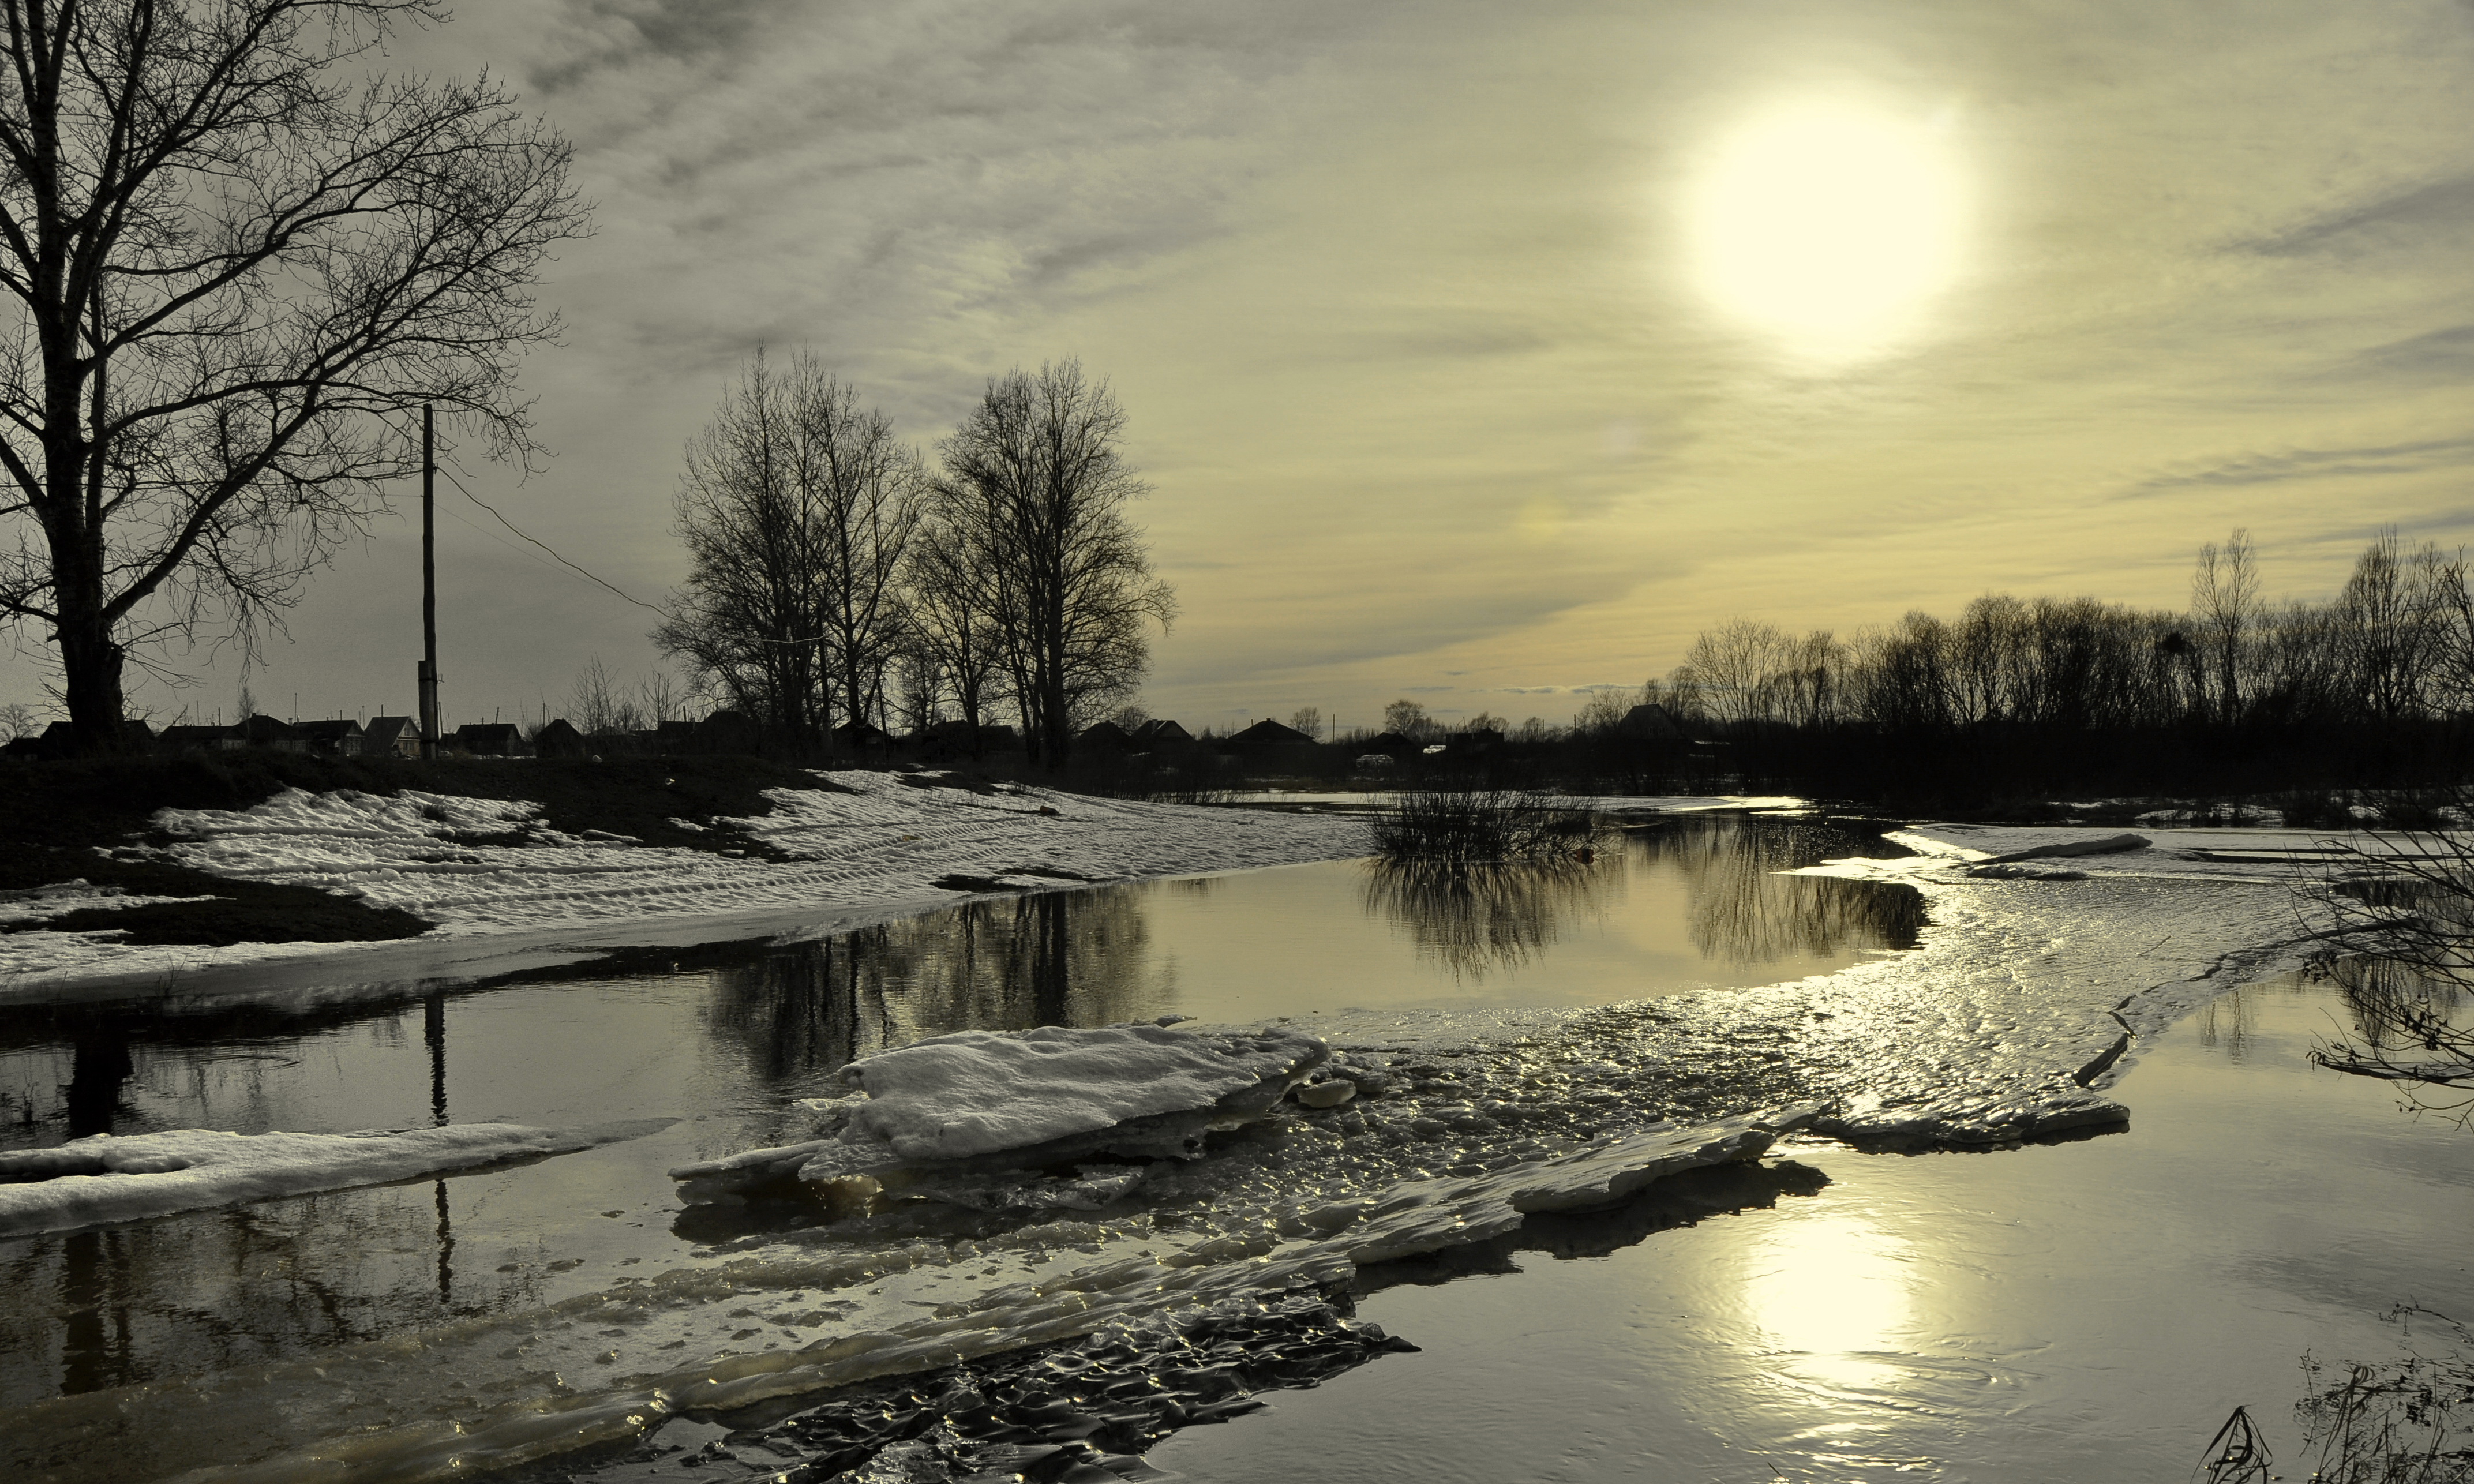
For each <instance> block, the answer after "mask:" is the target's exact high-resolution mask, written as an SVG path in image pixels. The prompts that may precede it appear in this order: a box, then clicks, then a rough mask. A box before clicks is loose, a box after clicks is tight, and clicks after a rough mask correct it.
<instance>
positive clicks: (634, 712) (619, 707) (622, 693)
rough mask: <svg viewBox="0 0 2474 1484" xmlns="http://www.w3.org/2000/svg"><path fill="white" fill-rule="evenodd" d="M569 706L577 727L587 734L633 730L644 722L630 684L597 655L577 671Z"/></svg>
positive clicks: (569, 695)
mask: <svg viewBox="0 0 2474 1484" xmlns="http://www.w3.org/2000/svg"><path fill="white" fill-rule="evenodd" d="M567 707H568V710H569V711H570V712H571V713H572V714H573V717H574V721H573V724H574V726H575V729H576V730H577V731H579V732H582V733H583V734H584V735H585V736H587V737H609V736H613V735H616V734H618V733H623V732H632V731H635V730H637V729H638V728H639V727H641V726H642V725H643V715H642V713H641V711H640V710H639V708H638V706H637V703H636V701H635V699H634V698H633V697H631V696H629V695H628V693H627V687H626V685H625V684H624V683H623V682H622V681H620V680H619V678H618V676H617V675H615V674H612V673H611V672H610V669H609V667H608V666H605V665H603V664H602V663H601V656H599V655H597V654H596V655H594V657H593V658H592V659H591V660H590V661H588V662H586V664H585V667H584V669H580V670H578V671H576V675H575V685H574V686H573V688H572V689H570V691H569V692H568V693H567Z"/></svg>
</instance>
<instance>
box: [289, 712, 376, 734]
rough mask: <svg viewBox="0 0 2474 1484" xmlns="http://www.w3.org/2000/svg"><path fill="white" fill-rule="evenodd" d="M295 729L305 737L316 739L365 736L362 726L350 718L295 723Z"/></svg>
mask: <svg viewBox="0 0 2474 1484" xmlns="http://www.w3.org/2000/svg"><path fill="white" fill-rule="evenodd" d="M294 729H295V730H296V731H298V732H300V734H301V735H302V736H303V737H316V738H322V739H330V738H339V737H359V736H361V735H363V733H362V731H361V724H360V723H359V722H357V721H355V720H353V719H352V718H350V717H338V718H328V719H327V720H324V721H301V722H295V723H294Z"/></svg>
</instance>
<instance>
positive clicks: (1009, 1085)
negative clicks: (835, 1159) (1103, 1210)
mask: <svg viewBox="0 0 2474 1484" xmlns="http://www.w3.org/2000/svg"><path fill="white" fill-rule="evenodd" d="M1323 1055H1324V1047H1323V1044H1322V1042H1321V1041H1319V1040H1317V1039H1315V1038H1314V1037H1313V1036H1310V1035H1307V1034H1302V1033H1300V1032H1296V1031H1286V1030H1280V1029H1276V1028H1275V1029H1273V1030H1270V1031H1266V1032H1263V1033H1261V1034H1255V1035H1225V1036H1217V1035H1197V1034H1193V1033H1191V1032H1186V1031H1176V1030H1171V1029H1169V1028H1167V1027H1165V1026H1148V1025H1129V1026H1104V1027H1101V1028H1098V1029H1095V1030H1085V1031H1077V1030H1069V1029H1066V1028H1065V1027H1062V1026H1043V1027H1041V1028H1039V1029H1036V1030H1031V1031H1019V1032H1006V1031H958V1032H955V1033H954V1034H950V1035H935V1036H930V1037H929V1038H927V1039H925V1040H921V1041H914V1042H912V1043H911V1044H910V1045H909V1046H904V1047H901V1048H898V1049H896V1050H893V1051H888V1052H885V1053H882V1054H880V1055H878V1056H874V1057H870V1058H866V1059H864V1060H861V1061H854V1062H852V1063H851V1064H850V1065H848V1066H846V1067H844V1068H843V1069H842V1079H843V1081H845V1082H847V1083H852V1084H854V1085H857V1086H860V1087H863V1088H865V1089H866V1090H867V1093H868V1099H867V1101H866V1102H865V1103H862V1104H861V1105H860V1106H859V1107H857V1108H856V1109H855V1110H853V1112H852V1114H851V1119H850V1122H849V1124H848V1125H847V1126H846V1127H845V1128H844V1130H843V1131H842V1138H843V1140H844V1141H845V1142H854V1143H855V1142H860V1141H862V1140H864V1141H868V1142H872V1143H876V1144H880V1145H882V1146H883V1147H884V1148H885V1150H886V1151H887V1152H888V1153H890V1154H891V1155H893V1156H895V1157H897V1158H901V1159H906V1160H915V1159H958V1158H962V1157H964V1156H970V1155H981V1154H989V1153H992V1152H994V1151H997V1150H1001V1149H1021V1148H1024V1147H1026V1146H1029V1145H1032V1144H1041V1143H1046V1142H1047V1141H1049V1140H1051V1139H1058V1138H1063V1137H1065V1136H1067V1135H1068V1134H1074V1133H1087V1132H1090V1131H1095V1130H1099V1129H1105V1128H1109V1127H1112V1126H1114V1125H1116V1124H1121V1123H1124V1122H1126V1121H1127V1120H1128V1119H1133V1118H1142V1117H1146V1116H1148V1115H1150V1114H1153V1113H1173V1112H1182V1111H1184V1110H1186V1109H1189V1108H1199V1107H1210V1106H1212V1105H1213V1104H1216V1103H1218V1102H1219V1101H1220V1100H1221V1099H1222V1098H1223V1097H1224V1096H1225V1095H1226V1094H1228V1093H1232V1092H1236V1091H1239V1090H1241V1089H1244V1088H1249V1087H1255V1086H1259V1085H1261V1084H1262V1083H1265V1082H1267V1081H1269V1080H1272V1079H1274V1078H1280V1079H1285V1078H1287V1077H1289V1076H1290V1075H1291V1074H1294V1073H1298V1072H1299V1071H1300V1070H1301V1069H1303V1068H1306V1067H1310V1066H1312V1065H1313V1064H1314V1063H1316V1062H1318V1061H1321V1060H1322V1058H1323ZM1283 1090H1285V1083H1284V1084H1283Z"/></svg>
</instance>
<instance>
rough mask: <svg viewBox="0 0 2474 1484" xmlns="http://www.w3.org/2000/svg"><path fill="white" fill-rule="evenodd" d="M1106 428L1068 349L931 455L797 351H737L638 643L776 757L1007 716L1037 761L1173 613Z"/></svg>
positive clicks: (1093, 386)
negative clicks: (661, 612)
mask: <svg viewBox="0 0 2474 1484" xmlns="http://www.w3.org/2000/svg"><path fill="white" fill-rule="evenodd" d="M1125 424H1126V417H1125V411H1124V408H1123V407H1122V405H1121V404H1120V403H1119V402H1118V401H1117V398H1116V395H1115V393H1114V392H1113V391H1112V390H1111V389H1110V387H1109V386H1108V383H1107V382H1106V381H1104V380H1097V379H1094V378H1092V377H1089V376H1087V375H1086V374H1085V373H1084V372H1083V370H1082V367H1081V365H1080V363H1079V361H1076V360H1071V359H1068V360H1064V361H1059V362H1052V363H1048V364H1044V365H1042V366H1041V367H1040V368H1039V370H1038V371H1036V372H1027V371H1023V370H1021V369H1015V370H1013V371H1009V372H1007V373H1006V374H1005V375H1004V376H1001V377H994V378H992V379H990V380H989V381H988V383H987V385H986V388H985V390H984V392H983V394H982V396H981V398H980V400H979V401H978V402H977V403H975V404H974V405H973V406H972V407H971V409H970V411H969V412H968V413H966V414H965V415H964V416H963V418H962V420H961V422H960V424H959V425H958V426H957V427H956V428H955V429H954V431H953V432H952V433H950V434H948V435H947V436H945V437H944V438H942V439H940V440H939V441H938V442H937V444H936V445H935V457H934V459H933V460H932V459H930V458H929V457H928V456H927V455H926V454H924V453H923V452H922V451H921V450H919V449H917V448H916V447H914V446H912V445H910V444H906V443H904V442H902V441H901V439H900V438H898V437H897V436H896V434H895V432H894V428H893V425H892V422H891V420H890V419H889V418H887V417H886V416H885V414H884V413H883V412H881V411H878V410H876V409H874V408H872V407H869V406H867V405H866V404H864V403H863V402H862V401H861V398H860V395H859V392H858V390H857V389H856V388H854V387H852V386H850V385H849V384H847V383H845V382H843V381H842V380H840V379H839V378H838V377H836V376H835V375H833V374H832V373H831V372H830V371H828V370H826V369H825V368H824V367H823V366H822V365H821V364H820V363H818V362H817V361H816V360H815V358H814V357H813V356H812V355H807V354H799V355H796V356H793V357H792V358H791V359H790V361H789V363H788V366H787V367H781V366H776V365H775V364H774V363H773V362H771V361H770V360H769V359H767V358H766V357H765V356H764V354H763V353H759V354H758V355H757V356H756V358H755V359H754V360H753V361H752V362H751V363H750V364H749V365H748V366H747V367H746V368H745V369H744V370H743V371H742V372H741V374H740V378H739V380H738V382H737V383H736V384H735V385H734V386H732V387H731V388H730V389H729V390H728V391H727V392H726V393H725V394H724V395H723V398H722V401H721V405H720V408H719V409H718V411H717V412H716V414H715V417H714V419H713V421H712V422H711V423H710V424H709V425H708V426H706V427H705V428H704V430H703V431H702V432H701V433H700V434H699V435H698V436H697V437H696V438H695V440H694V441H693V442H692V443H691V445H690V447H689V450H688V454H687V463H686V471H685V474H683V476H682V478H681V481H680V490H679V494H678V497H677V502H676V523H675V528H676V531H677V534H678V536H679V538H680V540H681V541H682V543H684V545H685V547H686V549H687V552H688V556H689V564H690V567H689V575H688V579H687V581H686V583H685V584H684V585H683V586H682V587H681V588H680V589H679V590H678V591H677V592H676V593H674V594H673V596H672V599H671V602H670V604H669V609H668V613H669V616H668V617H667V619H666V620H665V621H664V622H663V623H662V624H661V626H660V627H659V628H657V629H655V630H654V633H653V639H654V642H655V643H656V644H657V645H659V646H660V647H661V648H662V650H663V651H664V652H665V653H667V654H668V655H671V656H673V657H675V658H677V659H679V660H681V661H683V662H685V664H686V665H687V666H688V667H689V668H690V669H691V671H692V672H693V674H694V675H695V677H696V678H697V680H698V681H699V682H700V683H701V684H703V685H704V686H706V687H708V688H710V689H711V690H712V691H713V692H715V693H716V694H717V696H718V697H719V698H720V699H722V700H723V701H724V702H725V703H726V704H727V705H728V706H730V707H731V708H732V709H734V710H737V711H740V712H741V713H743V714H745V715H746V716H747V717H749V718H751V719H752V720H754V721H755V722H757V723H758V724H759V725H760V726H762V727H763V728H764V730H765V731H766V733H767V734H768V736H769V737H770V738H771V739H772V740H773V741H774V742H775V743H776V744H777V745H779V746H782V747H784V748H786V749H788V750H789V751H791V752H794V753H818V752H827V751H832V750H835V749H836V748H837V746H842V745H847V744H850V743H852V742H856V741H858V740H859V739H860V738H861V736H862V735H863V734H864V733H865V732H866V731H867V729H870V728H875V729H882V730H884V731H886V732H894V731H907V732H910V733H912V734H914V735H916V734H921V733H925V732H927V731H928V730H929V729H930V728H931V727H932V726H934V724H935V723H937V722H939V721H940V720H946V719H952V720H958V721H959V722H961V723H963V724H964V727H965V729H966V734H965V735H966V736H968V737H969V738H971V739H973V741H974V742H976V739H977V737H978V733H979V729H980V728H981V727H982V726H983V725H985V724H987V722H988V720H989V718H991V717H992V716H994V715H998V714H1002V713H1010V715H1011V716H1012V717H1013V718H1015V719H1016V721H1017V722H1018V723H1019V725H1020V727H1021V730H1022V735H1023V739H1024V742H1025V745H1026V747H1027V749H1028V750H1029V752H1030V754H1031V759H1032V761H1034V762H1035V763H1038V764H1040V765H1042V766H1047V767H1051V768H1055V767H1060V766H1063V765H1064V764H1065V762H1066V760H1067V758H1068V757H1069V756H1070V754H1071V752H1072V749H1073V740H1074V737H1075V735H1076V733H1078V732H1079V731H1080V730H1081V729H1082V728H1083V727H1085V726H1088V725H1089V724H1090V723H1092V722H1093V721H1096V720H1098V719H1099V718H1101V717H1103V716H1104V715H1105V714H1106V713H1107V711H1108V710H1109V709H1110V708H1112V707H1113V706H1115V705H1117V704H1119V703H1121V702H1123V701H1124V700H1126V699H1127V698H1128V697H1129V696H1130V695H1131V694H1132V693H1133V691H1134V689H1135V687H1136V685H1137V684H1138V682H1139V681H1140V679H1141V677H1142V674H1143V671H1144V669H1146V667H1147V666H1148V664H1149V661H1150V642H1149V625H1150V624H1151V623H1152V622H1157V623H1159V624H1161V625H1162V626H1163V627H1165V625H1166V624H1167V623H1168V622H1170V621H1171V620H1173V619H1174V618H1175V617H1176V596H1175V594H1174V592H1173V590H1172V589H1171V588H1170V586H1169V585H1168V584H1167V583H1166V582H1163V581H1161V580H1159V579H1158V578H1157V577H1155V576H1154V575H1153V574H1152V570H1151V562H1150V556H1149V552H1148V551H1147V549H1146V548H1145V546H1144V544H1143V540H1142V532H1141V531H1140V529H1139V528H1137V527H1136V526H1135V525H1134V524H1133V523H1132V522H1131V520H1130V519H1129V517H1128V506H1129V505H1130V504H1131V503H1132V502H1133V501H1134V500H1136V499H1141V498H1142V497H1143V496H1145V495H1146V494H1148V493H1149V486H1148V485H1146V484H1145V483H1144V482H1143V481H1142V480H1141V479H1140V478H1138V477H1136V475H1135V473H1134V471H1133V469H1132V467H1131V466H1130V465H1129V464H1128V462H1127V461H1126V458H1125V455H1124V451H1123V449H1122V442H1123V438H1124V433H1125Z"/></svg>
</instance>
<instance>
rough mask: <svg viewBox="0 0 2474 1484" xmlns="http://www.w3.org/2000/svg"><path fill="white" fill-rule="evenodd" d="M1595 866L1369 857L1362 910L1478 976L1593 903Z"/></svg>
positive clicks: (1537, 945) (1455, 968) (1519, 958)
mask: <svg viewBox="0 0 2474 1484" xmlns="http://www.w3.org/2000/svg"><path fill="white" fill-rule="evenodd" d="M1600 884H1601V877H1600V874H1599V870H1598V867H1596V866H1594V865H1590V864H1582V863H1579V862H1573V861H1564V862H1537V863H1531V864H1502V865H1477V866H1465V867H1461V868H1457V869H1455V868H1453V867H1450V866H1444V865H1439V864H1434V863H1431V862H1420V861H1396V860H1388V859H1378V860H1374V861H1371V862H1369V863H1368V864H1367V867H1366V882H1365V885H1364V887H1363V888H1361V890H1362V894H1363V898H1364V901H1365V903H1366V908H1367V911H1369V912H1377V913H1380V914H1381V915H1383V916H1384V917H1387V918H1389V919H1390V920H1391V921H1393V922H1395V923H1396V924H1398V925H1399V926H1400V927H1401V928H1402V929H1404V930H1405V931H1406V932H1407V933H1408V935H1409V940H1410V941H1411V942H1412V943H1415V944H1416V945H1417V949H1418V953H1419V956H1420V957H1423V958H1430V959H1432V960H1434V961H1436V962H1438V963H1441V964H1442V965H1443V967H1445V968H1447V969H1449V970H1451V972H1452V973H1453V975H1454V976H1456V977H1458V978H1462V979H1467V980H1472V981H1476V980H1483V979H1485V978H1486V975H1487V971H1488V970H1490V969H1515V968H1518V967H1519V966H1520V965H1522V964H1524V963H1526V962H1528V961H1530V960H1531V959H1534V958H1536V957H1537V956H1539V955H1540V954H1541V953H1543V952H1545V951H1546V949H1547V948H1548V947H1549V946H1551V945H1552V944H1553V943H1554V941H1555V939H1556V937H1557V936H1558V935H1559V934H1560V933H1561V932H1562V930H1563V922H1564V918H1566V917H1568V916H1570V915H1572V914H1574V913H1576V912H1589V911H1591V910H1593V909H1594V908H1595V906H1596V901H1595V897H1596V893H1597V890H1598V888H1599V886H1600Z"/></svg>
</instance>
